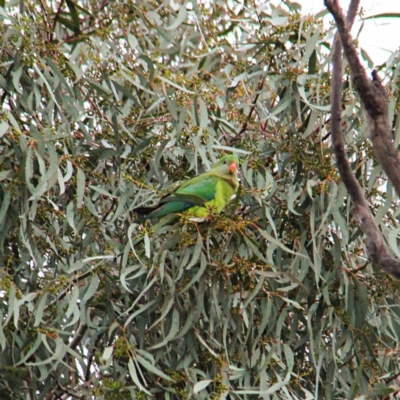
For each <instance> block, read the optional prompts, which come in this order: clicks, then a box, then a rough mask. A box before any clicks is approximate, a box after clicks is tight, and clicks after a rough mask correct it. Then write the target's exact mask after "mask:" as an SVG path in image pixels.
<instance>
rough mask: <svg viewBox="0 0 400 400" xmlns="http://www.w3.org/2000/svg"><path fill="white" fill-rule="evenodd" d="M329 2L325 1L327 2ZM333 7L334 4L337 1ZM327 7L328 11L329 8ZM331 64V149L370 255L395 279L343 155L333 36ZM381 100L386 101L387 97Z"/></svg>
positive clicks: (338, 50)
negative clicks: (365, 237) (358, 219)
mask: <svg viewBox="0 0 400 400" xmlns="http://www.w3.org/2000/svg"><path fill="white" fill-rule="evenodd" d="M328 2H329V1H328V0H326V1H325V4H327V3H328ZM358 4H359V0H352V1H351V3H350V7H349V12H348V17H347V22H345V23H344V24H343V26H344V30H345V31H346V34H347V36H348V37H349V35H348V29H349V28H348V27H351V25H352V24H353V21H354V18H355V15H356V13H357V9H358ZM335 6H337V3H336V2H335ZM337 7H338V6H337ZM328 8H329V7H328ZM329 10H330V11H331V9H330V8H329ZM336 11H337V10H336ZM339 11H340V14H341V15H342V16H343V14H342V12H341V10H340V9H339ZM331 12H332V11H331ZM342 20H343V21H342V22H344V17H343V18H342ZM356 58H357V60H356V61H357V62H358V64H359V60H358V57H357V55H356ZM332 63H333V73H332V93H331V103H332V109H331V113H332V118H331V129H332V142H333V148H334V152H335V157H336V162H337V165H338V169H339V173H340V176H341V178H342V180H343V183H344V184H345V186H346V188H347V191H348V192H349V195H350V197H351V199H352V201H353V203H354V205H355V211H356V212H357V214H358V216H359V218H360V222H361V228H362V229H363V231H364V233H365V235H366V236H367V249H368V253H369V256H370V257H371V259H372V260H373V261H374V262H375V263H376V264H378V265H379V266H380V267H381V268H382V269H383V270H384V271H386V272H387V273H389V274H392V275H393V276H395V277H396V278H400V263H399V262H398V261H397V260H396V259H395V258H393V257H391V256H390V255H389V254H388V253H387V251H386V247H385V244H384V241H383V239H382V235H381V233H380V231H379V228H378V226H377V224H376V223H375V220H374V217H373V216H372V214H371V211H370V209H369V207H368V204H367V202H366V201H365V198H364V194H363V191H362V189H361V187H360V185H359V183H358V181H357V179H356V178H355V176H354V174H353V172H352V171H351V168H350V163H349V160H348V158H347V155H346V149H345V143H344V139H343V135H342V133H341V109H342V70H343V66H342V43H341V41H340V40H338V37H336V38H335V45H334V50H333V56H332ZM359 68H360V70H361V71H362V72H364V70H363V69H362V66H361V64H360V65H359ZM357 73H358V72H357ZM366 81H367V84H368V86H369V87H370V86H372V84H371V82H370V81H369V80H368V79H366ZM382 89H383V88H382ZM371 90H373V89H371ZM378 90H380V89H378ZM360 96H361V94H360ZM373 97H374V98H375V97H376V96H375V95H374V96H373ZM384 100H385V102H386V99H384ZM363 103H364V102H363ZM371 118H372V117H371ZM375 118H376V117H375ZM378 118H385V116H384V115H383V114H382V115H381V116H379V117H378ZM386 119H387V109H386Z"/></svg>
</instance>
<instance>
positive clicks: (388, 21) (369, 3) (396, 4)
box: [296, 0, 400, 66]
mask: <svg viewBox="0 0 400 400" xmlns="http://www.w3.org/2000/svg"><path fill="white" fill-rule="evenodd" d="M296 1H297V3H300V4H301V6H302V7H303V13H304V14H316V13H318V12H320V11H322V10H324V9H325V6H324V1H323V0H296ZM349 2H350V1H349V0H341V1H340V4H341V6H342V7H343V8H344V10H347V7H348V5H349ZM360 6H361V8H362V9H363V10H364V13H363V14H364V17H369V16H372V15H377V14H382V13H388V12H390V13H398V14H399V17H392V18H377V19H373V20H368V21H364V27H363V29H362V31H361V33H360V36H359V43H360V46H361V47H362V48H363V49H364V50H365V51H366V52H367V53H368V55H369V57H370V58H371V59H372V60H373V62H374V63H375V65H376V66H377V65H380V64H382V63H384V62H385V61H387V59H388V58H389V57H390V55H391V54H392V53H393V52H394V51H396V50H398V49H399V48H400V1H393V0H361V2H360ZM356 21H357V22H356V23H355V25H354V28H353V30H352V34H353V36H356V35H357V34H358V32H359V30H360V28H361V25H362V21H361V20H360V18H357V20H356Z"/></svg>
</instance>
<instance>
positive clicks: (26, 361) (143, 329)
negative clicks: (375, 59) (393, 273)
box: [0, 0, 400, 400]
mask: <svg viewBox="0 0 400 400" xmlns="http://www.w3.org/2000/svg"><path fill="white" fill-rule="evenodd" d="M256 3H257V2H244V3H240V2H233V1H229V0H221V1H215V2H209V1H204V2H202V1H200V2H196V1H188V2H186V3H185V2H182V3H180V2H177V1H174V2H172V1H171V2H169V1H166V2H164V3H162V2H156V1H148V0H138V1H135V2H133V1H118V2H117V1H115V2H114V1H90V0H80V1H76V0H65V1H50V0H41V1H36V0H20V1H16V0H13V1H10V2H0V6H5V8H0V20H1V25H0V43H1V53H0V58H1V62H0V96H1V104H2V109H1V111H0V160H1V162H0V227H1V229H0V315H1V318H0V376H1V380H0V393H1V398H4V399H30V400H33V399H47V400H50V399H60V398H64V399H66V398H81V399H83V398H86V399H88V398H96V399H102V398H104V399H131V398H132V399H146V398H151V397H150V396H151V395H153V398H157V399H189V398H190V399H199V400H200V399H217V398H221V399H223V398H226V399H255V398H262V399H305V398H307V399H317V398H319V399H354V398H356V397H357V396H362V395H363V396H364V397H363V398H380V397H382V396H387V395H388V394H389V393H391V392H392V391H395V390H398V382H397V381H396V380H395V379H394V378H395V377H396V376H397V375H398V374H399V372H400V371H399V362H398V342H399V341H400V319H399V318H400V308H399V306H400V299H399V296H398V288H399V284H398V282H397V281H395V280H394V279H392V278H391V277H389V276H387V275H385V274H384V273H382V272H381V271H380V270H379V269H377V268H375V267H374V265H371V263H370V262H369V260H368V256H367V254H366V250H365V245H364V243H363V237H362V235H361V232H360V229H359V226H358V224H357V221H355V220H353V219H352V209H351V205H350V203H349V199H348V197H347V194H346V191H345V189H344V186H343V184H342V183H341V182H340V178H339V176H338V173H337V170H336V167H335V162H334V160H333V157H332V149H331V143H330V134H329V102H330V100H329V91H330V51H331V43H332V38H333V28H332V29H328V30H327V29H326V28H325V27H324V25H323V23H322V17H323V15H319V16H316V17H311V16H308V17H302V16H301V10H300V7H299V5H298V4H296V3H292V2H290V1H287V0H286V1H281V2H280V3H281V5H280V6H279V7H276V6H274V5H273V4H271V3H269V2H267V1H266V2H259V5H257V4H256ZM321 3H322V1H321ZM363 54H364V56H365V57H366V58H367V57H368V56H367V55H366V53H365V52H364V53H363ZM399 69H400V63H399V57H398V56H397V54H394V55H393V57H391V58H390V59H389V61H388V62H387V63H386V65H384V66H382V71H381V74H383V75H384V74H386V77H387V79H386V80H387V82H388V90H389V91H390V93H391V120H393V127H394V139H395V143H396V144H398V142H399V140H400V124H399V119H398V118H397V103H398V95H399V91H398V82H399V77H398V74H399ZM343 90H344V101H345V103H344V110H343V132H344V134H345V138H346V143H347V145H348V154H349V157H350V160H351V163H352V164H351V165H352V168H353V171H354V172H355V174H356V176H357V178H358V180H359V181H360V183H361V185H362V186H363V187H364V190H365V194H366V197H367V199H368V201H369V202H370V205H371V209H372V210H373V212H374V214H375V216H376V220H377V222H378V223H379V224H380V226H381V229H382V231H383V234H384V236H385V238H386V240H387V243H388V246H389V247H390V248H391V250H392V252H393V253H394V254H396V255H400V252H399V250H398V247H397V235H398V232H399V223H398V218H399V217H398V214H399V212H398V208H397V204H398V202H397V198H396V197H395V195H394V194H393V192H392V189H391V185H390V184H387V183H386V179H385V177H384V176H382V173H381V168H380V166H379V165H377V163H376V162H375V161H374V156H373V151H372V148H371V145H370V143H369V141H368V139H367V132H366V122H365V120H364V118H363V114H362V110H361V108H360V104H359V101H358V99H357V96H356V95H355V93H354V91H353V89H352V86H351V84H350V83H349V81H348V80H347V81H346V82H345V84H344V88H343ZM230 152H234V153H235V154H237V155H239V156H240V157H241V188H240V190H239V193H238V196H237V198H236V199H235V200H234V201H233V202H232V204H231V206H230V207H229V209H228V210H226V212H225V213H224V214H222V215H213V216H212V218H211V220H210V221H209V222H208V223H197V222H193V221H190V220H189V219H187V218H185V217H182V218H181V219H180V220H178V221H174V222H172V224H173V225H170V224H169V223H168V221H165V220H162V221H160V223H159V224H156V221H154V224H153V225H152V224H150V223H146V224H138V223H135V222H134V220H135V215H134V213H133V212H132V210H133V209H134V208H135V207H137V206H139V205H142V204H151V203H152V202H153V201H156V199H157V198H158V196H160V195H162V193H163V191H164V190H167V189H168V188H169V187H170V186H171V185H173V184H174V183H175V182H177V181H179V180H182V179H185V178H187V177H191V176H194V175H195V174H197V173H201V172H203V171H204V170H206V169H208V168H209V167H210V166H211V165H212V163H213V162H214V161H215V160H216V159H218V157H220V155H221V154H224V153H230ZM63 396H64V397H63ZM358 398H361V397H358ZM387 398H388V397H387Z"/></svg>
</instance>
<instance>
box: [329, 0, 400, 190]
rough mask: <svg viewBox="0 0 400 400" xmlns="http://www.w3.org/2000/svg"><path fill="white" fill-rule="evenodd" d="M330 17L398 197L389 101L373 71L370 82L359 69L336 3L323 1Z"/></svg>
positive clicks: (398, 164) (399, 172)
mask: <svg viewBox="0 0 400 400" xmlns="http://www.w3.org/2000/svg"><path fill="white" fill-rule="evenodd" d="M325 5H326V7H327V8H328V10H329V11H330V13H331V14H332V15H333V17H334V19H335V21H336V25H337V28H338V31H339V34H340V39H341V41H342V45H343V49H344V53H345V55H346V58H347V61H348V63H349V67H350V73H351V76H352V79H353V82H354V86H355V88H356V90H357V92H358V93H359V95H360V98H361V102H362V104H363V106H364V108H365V110H366V112H367V115H368V120H369V121H368V122H369V123H368V125H369V129H370V136H371V140H372V144H373V147H374V151H375V154H376V156H377V158H378V160H379V162H380V164H381V165H382V168H383V170H384V171H385V173H386V174H387V176H388V178H389V180H390V182H391V183H392V184H393V186H394V188H395V191H396V193H397V195H398V196H399V197H400V157H399V155H398V152H397V150H396V149H395V147H394V144H393V140H392V135H391V128H390V123H389V114H388V99H387V95H386V93H385V89H384V88H383V86H382V83H381V81H380V79H379V77H378V75H377V73H376V71H374V72H373V73H372V81H371V80H369V79H368V77H367V74H366V72H365V70H364V68H363V66H362V65H361V62H360V59H359V57H358V55H357V51H356V49H355V47H354V45H353V42H352V38H351V36H350V30H349V28H348V23H347V22H346V20H345V17H344V15H343V12H342V10H341V8H340V6H339V4H338V1H337V0H325Z"/></svg>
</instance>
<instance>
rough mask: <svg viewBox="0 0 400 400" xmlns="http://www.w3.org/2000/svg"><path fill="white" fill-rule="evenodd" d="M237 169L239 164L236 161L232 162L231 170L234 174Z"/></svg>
mask: <svg viewBox="0 0 400 400" xmlns="http://www.w3.org/2000/svg"><path fill="white" fill-rule="evenodd" d="M236 170H237V164H236V163H235V162H232V163H230V165H229V171H230V172H231V174H233V173H234V172H235V171H236Z"/></svg>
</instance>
